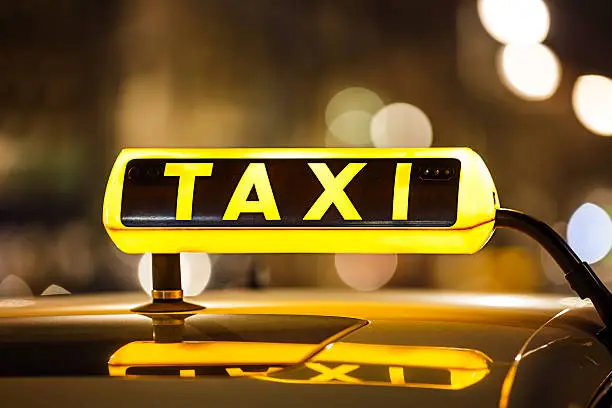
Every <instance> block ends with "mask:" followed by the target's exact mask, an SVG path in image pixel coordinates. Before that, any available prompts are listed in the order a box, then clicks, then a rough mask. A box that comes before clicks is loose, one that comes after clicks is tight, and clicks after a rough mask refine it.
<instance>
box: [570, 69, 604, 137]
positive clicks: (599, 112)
mask: <svg viewBox="0 0 612 408" xmlns="http://www.w3.org/2000/svg"><path fill="white" fill-rule="evenodd" d="M572 106H573V107H574V112H575V113H576V117H578V120H579V121H580V123H582V125H583V126H584V127H586V128H587V129H588V130H589V131H591V132H593V133H595V134H597V135H601V136H611V135H612V79H610V78H607V77H604V76H600V75H584V76H581V77H579V78H578V79H577V80H576V83H575V84H574V90H573V92H572Z"/></svg>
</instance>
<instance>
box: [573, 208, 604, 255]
mask: <svg viewBox="0 0 612 408" xmlns="http://www.w3.org/2000/svg"><path fill="white" fill-rule="evenodd" d="M567 242H568V244H569V245H570V246H571V247H572V249H573V250H574V251H575V252H576V254H577V255H578V256H579V257H580V258H581V259H582V260H583V261H585V262H588V263H590V264H592V263H595V262H598V261H600V260H601V259H603V258H604V257H605V256H606V255H607V254H608V252H610V249H611V248H612V219H610V216H609V215H608V213H607V212H606V211H605V210H604V209H603V208H601V207H599V206H598V205H596V204H593V203H585V204H582V205H581V206H580V207H578V209H577V210H576V211H575V212H574V214H572V216H571V217H570V219H569V222H568V224H567Z"/></svg>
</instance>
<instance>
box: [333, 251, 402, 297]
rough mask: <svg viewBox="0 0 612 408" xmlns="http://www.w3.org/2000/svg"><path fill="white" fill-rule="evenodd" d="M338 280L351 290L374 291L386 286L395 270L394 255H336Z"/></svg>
mask: <svg viewBox="0 0 612 408" xmlns="http://www.w3.org/2000/svg"><path fill="white" fill-rule="evenodd" d="M334 263H335V266H336V270H337V271H338V276H340V279H342V281H343V282H344V283H345V284H347V285H348V286H350V287H351V288H353V289H357V290H361V291H370V290H376V289H379V288H381V287H383V286H384V285H385V284H387V283H388V282H389V281H390V280H391V278H392V277H393V275H394V274H395V269H396V268H397V255H394V254H336V255H335V258H334Z"/></svg>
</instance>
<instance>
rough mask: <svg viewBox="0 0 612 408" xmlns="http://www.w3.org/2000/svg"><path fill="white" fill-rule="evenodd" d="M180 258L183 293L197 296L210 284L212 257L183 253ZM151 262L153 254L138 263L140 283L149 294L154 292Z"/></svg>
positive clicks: (147, 255) (197, 253) (143, 257)
mask: <svg viewBox="0 0 612 408" xmlns="http://www.w3.org/2000/svg"><path fill="white" fill-rule="evenodd" d="M180 256H181V285H182V287H183V292H184V293H185V296H197V295H199V294H200V293H202V292H203V291H204V289H206V286H208V283H209V282H210V276H211V270H212V266H211V262H210V257H209V256H208V254H206V253H203V252H192V253H182V254H181V255H180ZM151 260H152V259H151V254H150V253H147V254H144V255H143V256H142V257H141V258H140V262H138V281H139V282H140V286H141V287H142V289H143V290H144V291H145V292H147V293H151V291H152V290H153V281H152V276H151V273H152V272H151Z"/></svg>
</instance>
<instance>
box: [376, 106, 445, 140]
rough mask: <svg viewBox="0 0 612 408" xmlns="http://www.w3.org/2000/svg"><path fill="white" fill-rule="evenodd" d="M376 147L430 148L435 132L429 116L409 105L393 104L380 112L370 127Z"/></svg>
mask: <svg viewBox="0 0 612 408" xmlns="http://www.w3.org/2000/svg"><path fill="white" fill-rule="evenodd" d="M370 134H371V137H372V143H373V144H374V146H376V147H429V146H431V144H432V142H433V130H432V128H431V122H430V121H429V118H428V117H427V115H426V114H425V113H424V112H423V111H422V110H421V109H419V108H417V107H416V106H414V105H410V104H409V103H393V104H391V105H387V106H385V107H384V108H382V109H381V110H379V111H378V112H377V113H376V114H375V115H374V116H373V117H372V122H371V125H370Z"/></svg>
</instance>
